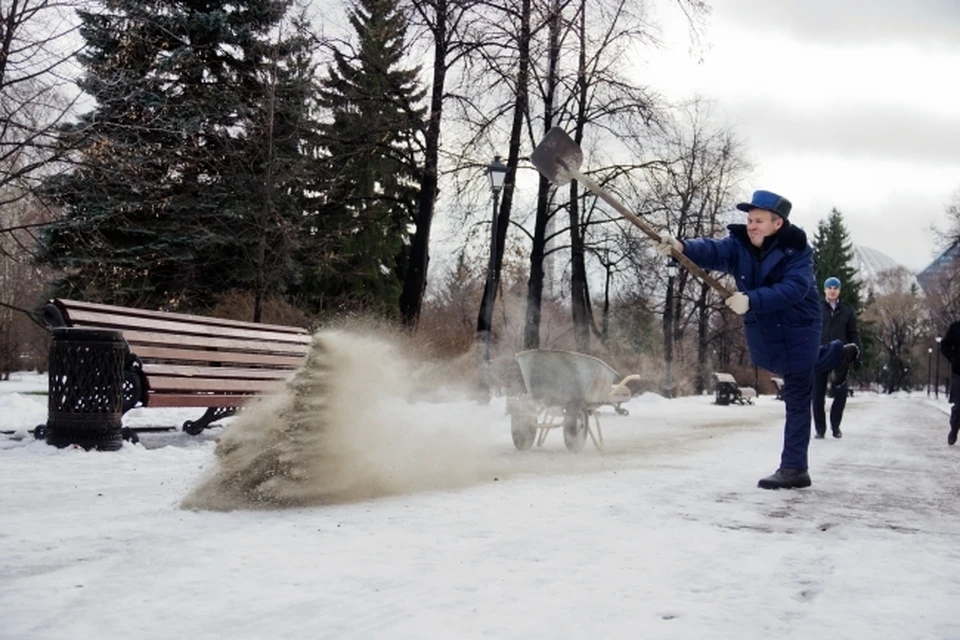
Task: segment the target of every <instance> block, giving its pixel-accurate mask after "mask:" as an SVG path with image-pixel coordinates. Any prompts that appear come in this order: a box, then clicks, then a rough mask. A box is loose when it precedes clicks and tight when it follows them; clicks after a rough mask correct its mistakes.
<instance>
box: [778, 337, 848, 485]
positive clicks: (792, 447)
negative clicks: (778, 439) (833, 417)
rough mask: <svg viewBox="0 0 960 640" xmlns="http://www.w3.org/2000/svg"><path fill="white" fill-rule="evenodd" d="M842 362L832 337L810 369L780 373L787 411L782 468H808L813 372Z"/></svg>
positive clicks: (833, 366)
mask: <svg viewBox="0 0 960 640" xmlns="http://www.w3.org/2000/svg"><path fill="white" fill-rule="evenodd" d="M843 362H844V355H843V343H842V342H841V341H839V340H834V341H833V342H831V343H829V344H826V345H823V346H822V347H820V355H819V357H818V358H817V362H816V364H815V365H814V367H813V368H812V369H807V370H806V371H801V372H797V373H789V374H783V404H784V407H785V409H786V412H787V420H786V423H785V424H784V427H783V452H782V453H781V454H780V467H781V468H784V469H806V468H807V449H809V448H810V414H811V406H812V403H811V398H812V396H813V376H814V373H815V372H816V373H821V372H829V371H830V370H832V369H836V368H837V367H839V366H840V365H841V364H843Z"/></svg>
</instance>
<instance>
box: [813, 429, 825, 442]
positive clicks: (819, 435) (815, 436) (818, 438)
mask: <svg viewBox="0 0 960 640" xmlns="http://www.w3.org/2000/svg"><path fill="white" fill-rule="evenodd" d="M823 435H824V434H822V433H820V432H819V431H817V433H816V434H814V436H813V437H814V438H816V439H817V440H823Z"/></svg>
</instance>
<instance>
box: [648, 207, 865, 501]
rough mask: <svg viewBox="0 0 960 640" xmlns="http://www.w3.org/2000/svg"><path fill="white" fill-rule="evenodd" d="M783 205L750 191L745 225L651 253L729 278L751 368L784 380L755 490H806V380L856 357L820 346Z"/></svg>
mask: <svg viewBox="0 0 960 640" xmlns="http://www.w3.org/2000/svg"><path fill="white" fill-rule="evenodd" d="M791 208H792V205H791V203H790V201H789V200H787V199H786V198H783V197H781V196H779V195H777V194H776V193H773V192H770V191H755V192H754V193H753V198H752V200H751V201H750V202H741V203H740V204H738V205H737V209H739V210H741V211H745V212H746V213H747V223H746V224H731V225H729V226H728V227H727V229H728V230H729V231H730V235H729V236H727V237H726V238H722V239H714V238H696V239H692V240H683V241H682V242H681V241H680V240H677V239H676V238H674V237H673V236H671V235H669V234H665V235H661V239H660V244H659V246H658V247H657V251H658V252H659V253H660V254H661V255H664V256H668V255H670V254H671V253H672V252H673V251H677V252H680V253H683V254H685V255H686V256H687V257H688V258H690V260H691V261H693V262H694V263H695V264H697V265H698V266H699V267H701V268H703V269H712V270H715V271H723V272H726V273H729V274H731V275H732V276H733V277H734V279H735V281H736V283H737V292H736V293H734V294H733V295H731V296H730V297H729V298H727V299H726V300H725V303H726V305H727V307H729V308H730V309H732V310H733V311H734V312H735V313H738V314H740V315H742V316H743V324H744V334H745V336H746V339H747V347H748V348H749V350H750V357H751V358H752V359H753V362H754V364H755V365H757V366H759V367H763V368H764V369H766V370H767V371H771V372H773V373H778V374H780V376H781V377H782V378H783V400H784V407H785V410H786V422H785V424H784V430H783V451H782V452H781V454H780V467H779V468H778V469H777V470H776V471H775V472H774V473H773V474H772V475H770V476H767V477H765V478H762V479H761V480H760V481H759V482H758V483H757V486H759V487H760V488H762V489H791V488H795V487H809V486H810V484H811V481H810V474H809V472H808V470H807V449H808V448H809V446H810V407H811V402H810V398H811V395H812V393H813V374H814V370H816V371H829V370H831V369H836V368H837V367H839V366H840V365H841V364H843V363H844V362H847V363H849V362H852V361H853V360H854V359H856V357H857V355H858V354H859V349H858V348H857V346H856V345H854V344H850V345H844V344H843V343H842V342H841V341H839V340H836V341H834V342H831V343H830V344H828V345H823V346H821V345H820V327H821V313H820V295H819V293H818V291H817V283H816V279H815V277H814V274H813V250H812V249H811V248H810V246H809V245H808V244H807V235H806V233H804V231H803V229H800V228H799V227H794V226H793V225H791V224H790V222H789V220H788V219H787V218H788V216H789V215H790V209H791Z"/></svg>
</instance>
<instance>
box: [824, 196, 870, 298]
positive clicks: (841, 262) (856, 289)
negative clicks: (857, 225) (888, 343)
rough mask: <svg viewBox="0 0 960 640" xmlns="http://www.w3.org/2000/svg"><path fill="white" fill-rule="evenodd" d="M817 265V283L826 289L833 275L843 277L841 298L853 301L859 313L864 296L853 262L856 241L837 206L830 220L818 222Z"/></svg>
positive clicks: (831, 213)
mask: <svg viewBox="0 0 960 640" xmlns="http://www.w3.org/2000/svg"><path fill="white" fill-rule="evenodd" d="M813 266H814V271H815V273H816V277H817V287H818V288H819V289H821V293H822V289H823V283H824V281H825V280H826V279H827V278H829V277H831V276H834V277H837V278H839V279H840V282H841V283H842V285H841V289H840V291H841V293H840V296H841V298H840V299H841V300H843V301H844V302H846V303H847V304H849V305H851V306H852V307H853V309H854V311H855V312H856V313H857V314H859V313H860V311H861V309H862V304H861V300H860V282H859V280H857V278H856V275H855V274H856V269H855V268H854V265H853V243H852V242H851V241H850V234H849V232H848V231H847V227H846V225H844V223H843V214H842V213H840V212H839V211H838V210H837V209H836V208H834V209H832V210H831V211H830V215H829V216H828V217H827V219H826V220H821V221H820V222H819V223H817V231H816V233H815V234H814V238H813Z"/></svg>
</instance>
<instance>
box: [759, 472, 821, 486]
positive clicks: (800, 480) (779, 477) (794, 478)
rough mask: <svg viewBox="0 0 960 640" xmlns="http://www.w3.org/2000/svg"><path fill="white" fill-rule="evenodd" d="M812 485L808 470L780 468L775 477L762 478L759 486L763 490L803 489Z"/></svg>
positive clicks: (774, 474)
mask: <svg viewBox="0 0 960 640" xmlns="http://www.w3.org/2000/svg"><path fill="white" fill-rule="evenodd" d="M810 484H811V483H810V474H809V473H807V470H806V469H784V468H780V469H777V470H776V471H774V472H773V475H769V476H767V477H766V478H761V479H760V482H758V483H757V486H758V487H760V488H761V489H801V488H803V487H809V486H810Z"/></svg>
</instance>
